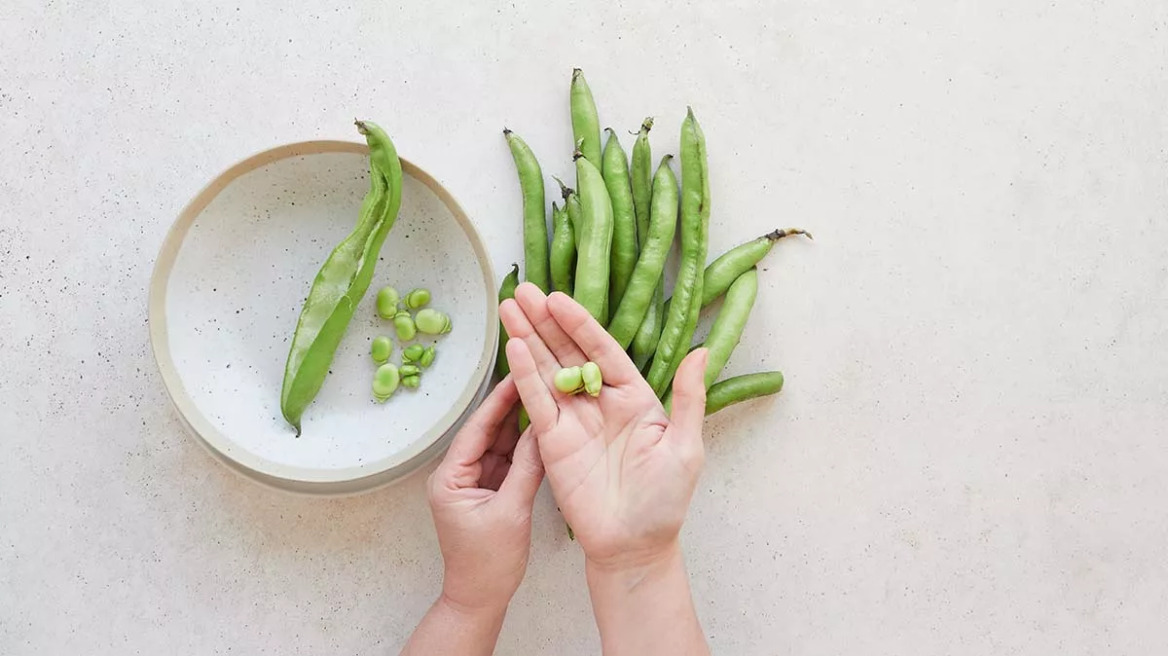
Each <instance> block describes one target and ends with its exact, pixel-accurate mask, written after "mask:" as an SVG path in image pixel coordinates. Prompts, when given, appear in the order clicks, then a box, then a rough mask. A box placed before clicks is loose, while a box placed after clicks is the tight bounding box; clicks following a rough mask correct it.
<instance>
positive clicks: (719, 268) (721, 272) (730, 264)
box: [702, 228, 811, 307]
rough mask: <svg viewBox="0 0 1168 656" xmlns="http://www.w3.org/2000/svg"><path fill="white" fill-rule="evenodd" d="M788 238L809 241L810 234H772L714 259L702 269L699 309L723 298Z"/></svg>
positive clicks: (795, 230) (791, 230)
mask: <svg viewBox="0 0 1168 656" xmlns="http://www.w3.org/2000/svg"><path fill="white" fill-rule="evenodd" d="M792 235H806V236H807V237H808V238H811V233H809V232H807V231H806V230H801V229H799V228H789V229H787V230H774V231H771V232H768V233H767V234H765V235H763V236H761V237H759V238H758V239H752V240H750V241H748V242H746V243H745V244H739V245H738V246H735V247H734V248H731V249H730V250H728V251H726V252H725V253H723V254H721V255H719V256H718V259H716V260H714V261H713V262H711V263H710V266H708V267H706V271H705V273H704V274H703V277H702V307H706V306H707V305H709V304H710V303H713V302H714V299H716V298H718V297H719V296H721V295H722V294H725V293H726V290H727V289H729V288H730V285H731V284H733V283H734V281H735V280H737V279H738V277H739V276H741V275H742V274H743V273H746V272H747V271H749V270H750V269H751V268H752V267H754V265H756V264H758V263H759V262H760V261H761V260H762V258H763V257H765V256H766V254H767V253H769V252H770V251H771V247H773V246H774V245H775V242H777V241H778V240H780V239H782V238H783V237H790V236H792Z"/></svg>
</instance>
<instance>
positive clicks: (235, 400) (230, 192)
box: [165, 152, 495, 481]
mask: <svg viewBox="0 0 1168 656" xmlns="http://www.w3.org/2000/svg"><path fill="white" fill-rule="evenodd" d="M411 168H412V167H411ZM368 186H369V183H368V158H367V156H366V155H364V154H362V153H360V152H318V153H313V154H305V155H299V156H292V157H286V158H282V159H276V160H275V161H272V162H270V163H268V164H266V165H263V166H261V167H259V168H256V169H254V170H251V171H249V172H246V173H243V174H242V175H240V176H239V177H236V178H234V179H232V180H230V181H229V182H228V183H227V185H226V186H225V187H224V188H222V189H221V190H219V191H218V193H217V194H216V195H215V196H214V198H213V199H212V200H211V201H210V202H209V203H208V204H207V205H206V207H204V208H203V209H202V210H201V211H199V212H198V214H197V216H196V217H195V218H194V221H193V222H192V223H191V224H190V227H189V230H188V231H187V233H186V235H185V237H184V238H183V239H182V242H181V246H180V247H179V250H178V252H177V254H176V255H175V258H174V262H173V268H172V269H171V271H170V275H169V280H168V283H167V285H166V299H165V314H166V335H167V338H168V343H169V353H170V357H171V359H172V361H173V365H174V370H175V372H176V373H177V376H178V378H179V379H180V380H181V386H182V392H185V394H186V395H187V396H188V397H189V399H190V401H191V403H192V404H193V406H194V407H195V408H197V411H198V413H199V414H201V415H202V418H203V419H205V420H206V422H208V423H209V424H210V426H211V427H212V428H213V430H212V431H210V432H211V435H206V434H203V435H201V436H202V437H203V438H204V439H206V440H207V441H208V442H209V443H210V444H211V446H212V447H213V448H215V449H216V450H218V451H220V452H221V454H222V455H223V456H225V457H227V458H229V459H231V460H235V461H237V462H240V463H243V464H244V465H245V466H246V467H248V468H251V469H255V470H258V471H261V472H262V473H265V474H269V475H272V476H277V477H281V478H290V479H295V480H309V481H339V480H351V479H353V478H357V477H360V476H368V475H371V474H375V473H378V472H379V471H384V470H386V469H389V468H392V467H395V466H399V465H401V464H402V463H403V462H405V461H407V460H408V459H409V458H410V457H412V456H414V455H416V454H417V453H418V452H420V451H421V450H423V449H425V448H426V447H428V446H430V445H432V444H433V443H434V442H435V441H437V440H438V439H440V438H441V437H442V436H443V433H445V432H446V430H448V429H449V428H450V427H451V426H452V425H453V424H454V423H455V422H456V421H457V420H458V415H459V414H461V412H462V411H463V410H464V409H465V407H466V406H467V405H469V403H470V402H471V399H472V397H473V396H474V394H475V392H476V391H477V390H478V389H479V388H480V387H481V385H482V383H483V381H484V379H485V376H486V375H487V370H488V369H489V367H490V362H489V357H487V358H486V360H487V361H484V354H485V353H489V350H488V349H486V343H485V342H486V340H487V339H489V338H490V337H491V336H492V335H494V334H495V333H494V332H493V331H492V330H491V329H490V328H491V324H489V321H491V322H493V321H494V316H495V315H494V313H493V312H491V311H490V310H491V308H492V307H493V301H494V299H493V298H489V295H488V293H487V287H486V286H485V285H484V265H483V263H482V262H480V259H479V257H478V255H477V254H476V250H475V247H474V243H473V242H472V239H471V236H470V235H468V233H467V232H466V230H465V229H464V227H463V226H462V225H461V223H460V222H459V221H458V220H456V217H455V216H454V214H453V212H452V210H451V208H450V207H448V206H447V205H446V204H445V203H444V202H443V199H442V198H440V197H439V195H438V194H436V193H435V191H434V190H432V189H431V188H430V187H428V186H427V185H426V184H424V183H423V182H422V181H421V180H419V179H418V178H417V177H414V176H413V175H409V174H408V173H407V175H406V176H405V178H404V183H403V193H402V207H401V213H400V215H399V217H398V220H397V223H396V224H395V225H394V227H393V230H392V232H391V233H390V236H389V238H388V239H387V240H386V243H385V246H384V247H383V249H382V251H381V256H380V260H379V262H378V265H377V271H376V274H375V275H374V279H373V284H372V285H371V286H370V289H369V292H368V293H367V294H366V295H365V298H364V299H363V300H362V301H361V304H360V306H359V307H358V310H357V312H356V314H355V316H354V318H353V321H352V323H351V324H350V326H349V329H348V332H347V333H346V335H345V338H344V340H343V341H342V343H341V346H340V348H339V349H338V351H337V354H336V357H335V359H334V360H333V366H332V370H331V373H330V374H329V376H328V377H327V378H326V380H325V383H324V386H323V387H322V388H321V391H320V393H319V394H318V395H317V397H316V399H315V401H313V403H312V404H311V405H310V406H309V408H308V410H307V411H306V412H305V415H304V421H303V429H304V432H303V435H302V436H301V437H300V438H296V437H295V432H294V430H293V429H292V428H291V427H290V426H289V425H288V424H287V422H285V421H284V418H283V416H282V415H281V413H280V389H281V384H282V381H283V374H284V363H285V359H286V358H287V355H288V347H289V344H290V340H291V337H292V333H293V331H294V329H295V327H296V321H297V318H298V317H299V314H300V309H301V305H302V303H303V301H304V297H305V296H306V295H307V294H308V291H309V288H310V287H311V284H312V281H313V278H314V277H315V275H316V272H317V270H318V269H319V268H320V266H321V264H322V263H323V262H324V261H325V259H326V257H327V256H328V254H329V253H330V252H331V250H332V249H333V247H334V246H335V245H336V244H338V243H339V242H340V241H341V240H342V239H343V238H344V237H345V235H347V234H348V233H349V231H350V230H352V228H353V226H354V224H355V223H356V220H357V215H358V211H359V208H360V205H361V201H362V198H363V197H364V195H365V192H366V191H367V190H368ZM486 271H488V274H487V276H488V277H490V274H489V267H487V269H486ZM387 284H389V285H393V286H394V287H396V288H397V289H398V290H399V291H401V292H402V293H403V294H404V293H405V292H406V291H408V290H409V289H411V288H413V287H426V288H428V289H430V290H431V292H432V293H433V301H432V302H431V307H434V308H437V309H440V310H442V311H444V312H446V313H448V314H449V315H450V317H451V321H452V323H453V330H452V332H450V333H449V334H447V335H444V336H443V337H441V338H439V339H437V340H436V342H437V344H438V355H437V358H436V360H435V362H434V364H433V366H431V367H430V368H429V369H428V370H426V371H425V372H424V374H423V376H422V385H421V387H420V389H418V390H416V391H409V390H404V389H403V390H400V391H399V392H398V393H397V394H396V395H395V396H394V397H393V398H391V399H390V400H389V401H388V402H387V403H384V404H380V403H376V402H375V401H374V400H373V398H372V395H371V391H370V384H371V381H372V376H373V372H374V370H375V368H376V366H375V365H374V363H373V361H372V360H371V358H370V356H369V346H370V342H371V341H372V339H373V338H374V337H375V336H377V335H382V334H385V335H390V336H393V340H394V343H395V347H396V348H395V354H394V361H395V362H397V363H400V355H401V345H400V343H398V340H397V338H396V336H394V333H393V326H392V324H391V322H387V321H384V320H382V319H380V318H378V317H377V316H376V313H375V312H374V307H375V302H374V300H375V296H376V291H377V289H378V288H380V287H381V286H383V285H387ZM419 341H421V342H422V343H429V342H431V341H434V340H430V339H422V340H419ZM173 395H174V391H173V390H172V396H173ZM460 404H461V407H458V406H459V405H460ZM180 410H181V404H180ZM184 414H185V413H184ZM186 419H187V420H188V421H190V422H191V423H192V424H194V425H195V427H196V430H197V429H198V422H197V421H191V420H192V418H191V417H186ZM443 424H445V425H443ZM202 432H204V431H200V433H202ZM216 442H219V443H216Z"/></svg>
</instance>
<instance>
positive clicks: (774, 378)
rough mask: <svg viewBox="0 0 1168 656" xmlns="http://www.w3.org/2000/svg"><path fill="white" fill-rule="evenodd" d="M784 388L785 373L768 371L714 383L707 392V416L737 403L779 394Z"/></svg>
mask: <svg viewBox="0 0 1168 656" xmlns="http://www.w3.org/2000/svg"><path fill="white" fill-rule="evenodd" d="M781 389H783V374H782V372H779V371H767V372H763V373H757V374H746V375H745V376H734V377H733V378H727V379H726V380H723V381H719V382H717V383H714V385H713V387H711V388H710V389H709V391H707V392H706V416H709V415H712V414H714V413H715V412H717V411H719V410H721V409H723V408H725V407H727V406H731V405H734V404H736V403H742V402H743V401H749V400H750V399H757V398H759V397H760V396H769V395H771V394H778V393H779V390H781Z"/></svg>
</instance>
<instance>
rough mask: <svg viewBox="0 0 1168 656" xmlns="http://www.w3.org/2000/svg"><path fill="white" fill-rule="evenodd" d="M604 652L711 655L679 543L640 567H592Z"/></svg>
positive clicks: (589, 569) (592, 588) (614, 655)
mask: <svg viewBox="0 0 1168 656" xmlns="http://www.w3.org/2000/svg"><path fill="white" fill-rule="evenodd" d="M587 575H588V590H589V592H590V593H591V595H592V610H593V613H595V615H596V624H597V626H598V627H599V629H600V643H601V646H602V648H603V650H604V654H605V656H624V655H625V654H633V655H636V656H653V655H655V654H668V655H669V656H691V655H693V656H699V655H708V654H709V653H710V651H709V647H707V645H706V639H705V636H704V635H703V634H702V627H701V625H700V624H699V623H698V618H697V613H696V612H695V611H694V605H693V596H692V594H691V593H690V589H689V577H688V576H687V574H686V571H685V562H684V559H683V558H682V555H681V548H680V546H677V545H674V547H673V548H672V549H670V550H669V552H668V553H667V554H665V555H664V556H663V557H662V558H660V559H656V560H654V561H653V562H650V563H647V564H643V565H638V566H635V567H619V568H616V567H602V566H598V565H595V564H593V563H591V562H589V563H588V565H587Z"/></svg>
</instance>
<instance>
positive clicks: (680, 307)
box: [646, 109, 710, 397]
mask: <svg viewBox="0 0 1168 656" xmlns="http://www.w3.org/2000/svg"><path fill="white" fill-rule="evenodd" d="M709 220H710V180H709V167H708V164H707V161H706V138H705V135H704V134H702V128H701V126H700V125H698V122H697V119H696V118H694V115H693V110H692V109H691V110H689V112H688V113H687V115H686V118H685V120H684V121H682V124H681V263H680V266H679V268H678V273H677V280H676V282H675V283H674V286H673V300H674V302H673V305H672V307H670V309H669V312H668V314H667V316H666V317H665V326H664V328H662V330H661V339H660V341H659V342H658V344H657V352H656V354H654V356H653V364H652V366H650V368H649V374H648V375H647V376H646V380H647V381H648V382H649V385H650V386H651V387H652V388H653V391H655V392H656V393H657V396H658V397H661V396H663V395H664V394H665V391H666V390H667V389H669V384H670V382H672V380H673V374H674V372H676V371H677V367H678V365H679V364H680V363H681V357H684V355H685V351H686V349H687V348H689V343H690V340H692V339H693V333H694V330H695V329H696V328H697V319H698V310H700V309H701V298H702V274H703V273H704V271H705V269H704V267H705V262H706V249H707V243H706V239H707V237H708V232H709Z"/></svg>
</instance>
